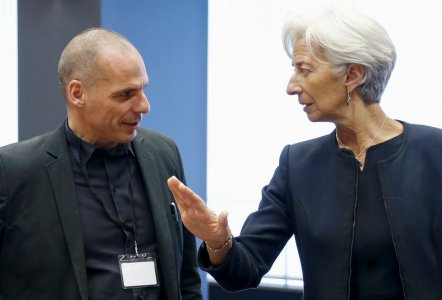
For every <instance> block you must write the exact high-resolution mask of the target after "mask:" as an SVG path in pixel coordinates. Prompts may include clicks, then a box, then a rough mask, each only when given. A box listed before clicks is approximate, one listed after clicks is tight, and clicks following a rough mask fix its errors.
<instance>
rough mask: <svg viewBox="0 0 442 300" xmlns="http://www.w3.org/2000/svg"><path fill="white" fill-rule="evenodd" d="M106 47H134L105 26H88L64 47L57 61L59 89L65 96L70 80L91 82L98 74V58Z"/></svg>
mask: <svg viewBox="0 0 442 300" xmlns="http://www.w3.org/2000/svg"><path fill="white" fill-rule="evenodd" d="M106 47H112V48H115V47H117V48H120V49H121V50H123V51H124V50H128V49H135V47H134V46H133V45H132V44H131V43H130V42H129V40H127V39H126V38H125V37H124V36H122V35H120V34H119V33H116V32H114V31H111V30H109V29H105V28H89V29H87V30H85V31H82V32H80V33H79V34H78V35H76V36H75V37H74V38H73V39H72V40H71V41H70V42H69V43H68V44H67V45H66V47H65V48H64V50H63V52H62V54H61V57H60V61H59V62H58V75H59V84H60V89H61V91H62V93H63V95H64V96H66V87H67V85H68V84H69V82H70V81H72V80H74V79H78V80H81V81H83V82H84V83H86V84H92V83H93V82H94V80H95V79H96V78H97V77H98V76H99V75H100V68H99V64H98V62H99V58H100V55H102V52H103V51H104V50H105V49H106Z"/></svg>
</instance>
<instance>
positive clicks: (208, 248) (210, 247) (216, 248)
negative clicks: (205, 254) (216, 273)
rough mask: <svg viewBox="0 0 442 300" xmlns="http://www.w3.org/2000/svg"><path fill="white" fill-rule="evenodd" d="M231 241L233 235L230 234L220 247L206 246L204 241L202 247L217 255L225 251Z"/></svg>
mask: <svg viewBox="0 0 442 300" xmlns="http://www.w3.org/2000/svg"><path fill="white" fill-rule="evenodd" d="M232 239H233V235H232V234H231V235H230V236H229V238H228V239H227V240H226V241H224V242H223V243H222V244H221V245H214V244H208V243H207V242H206V241H204V245H205V247H206V249H207V250H208V251H210V252H215V253H218V252H221V251H223V250H224V249H226V248H227V247H228V246H229V245H230V244H231V243H232Z"/></svg>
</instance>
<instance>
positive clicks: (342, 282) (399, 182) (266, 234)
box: [199, 123, 442, 300]
mask: <svg viewBox="0 0 442 300" xmlns="http://www.w3.org/2000/svg"><path fill="white" fill-rule="evenodd" d="M403 124H404V134H403V137H402V144H401V146H400V147H399V149H398V150H397V152H396V153H394V155H392V156H391V157H389V158H388V159H386V160H384V161H380V162H378V163H377V166H376V169H377V172H378V177H379V179H380V189H381V193H382V197H383V200H384V204H385V208H386V213H387V217H388V221H389V224H390V229H391V232H392V238H393V242H394V246H395V251H396V255H397V258H398V263H399V272H400V276H401V281H402V284H403V289H404V295H405V298H406V299H407V300H424V299H425V300H441V299H442V162H441V158H442V130H440V129H437V128H432V127H428V126H422V125H411V124H407V123H403ZM357 180H358V165H357V163H356V160H355V159H353V158H351V157H349V156H348V155H343V154H342V151H340V150H338V148H337V147H336V140H335V132H332V133H331V134H330V135H327V136H323V137H320V138H317V139H313V140H309V141H305V142H301V143H298V144H293V145H288V146H286V147H285V148H284V150H283V151H282V153H281V157H280V161H279V166H278V168H277V169H276V171H275V174H274V176H273V178H272V180H271V181H270V183H269V184H268V185H267V186H266V187H264V188H263V191H262V200H261V202H260V205H259V209H258V211H256V212H254V213H252V214H251V215H250V216H249V217H248V219H247V220H246V222H245V223H244V226H243V228H242V230H241V235H240V236H239V237H237V238H235V239H234V242H233V247H232V250H231V251H230V252H229V254H228V256H227V258H226V261H225V262H224V263H223V264H222V265H220V266H216V267H215V266H212V265H210V264H209V262H208V257H207V252H206V250H205V249H200V252H199V258H200V260H199V263H200V265H201V266H202V268H203V270H205V271H208V272H209V273H210V274H211V275H212V276H213V277H214V278H215V279H216V280H217V281H218V282H219V283H220V284H221V285H222V286H223V287H224V288H226V289H228V290H238V289H245V288H251V287H256V286H258V285H259V283H260V280H261V278H262V276H264V274H265V273H267V272H268V271H269V269H270V267H271V266H272V264H273V262H274V261H275V259H276V258H277V256H278V255H279V253H280V251H281V250H282V249H283V247H284V245H285V244H286V242H287V240H288V239H289V238H291V237H292V236H293V235H294V236H295V239H296V244H297V246H298V252H299V256H300V261H301V265H302V271H303V277H304V298H303V299H305V300H347V299H348V295H349V293H350V292H349V288H350V276H351V253H352V248H353V230H354V228H353V224H354V218H355V205H356V195H357V182H358V181H357Z"/></svg>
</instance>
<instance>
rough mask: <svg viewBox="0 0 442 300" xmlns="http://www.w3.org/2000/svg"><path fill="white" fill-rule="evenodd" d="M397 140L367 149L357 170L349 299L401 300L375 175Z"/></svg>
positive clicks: (394, 148) (395, 265) (397, 274)
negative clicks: (361, 166) (379, 164)
mask: <svg viewBox="0 0 442 300" xmlns="http://www.w3.org/2000/svg"><path fill="white" fill-rule="evenodd" d="M401 139H402V135H399V136H398V137H395V138H393V139H391V140H388V141H386V142H384V143H381V144H378V145H375V146H372V147H370V148H369V149H368V151H367V155H366V160H365V166H364V169H363V171H360V170H359V168H358V170H359V172H358V179H357V185H356V186H357V200H356V201H357V202H356V218H355V233H354V245H353V252H352V265H351V266H352V272H351V288H350V293H351V295H350V299H354V300H356V299H358V300H368V299H370V300H402V299H404V298H403V288H402V283H401V279H400V275H399V265H398V261H397V258H396V253H395V249H394V244H393V238H392V236H391V230H390V225H389V223H388V218H387V213H386V210H385V205H384V200H383V199H382V193H381V188H380V184H379V183H380V181H379V178H378V174H377V172H376V164H377V162H379V161H381V160H382V159H386V158H388V157H391V156H392V155H393V154H394V153H395V152H396V151H397V150H398V149H399V147H400V145H401ZM343 151H346V150H343ZM346 152H348V151H346ZM349 155H353V154H349Z"/></svg>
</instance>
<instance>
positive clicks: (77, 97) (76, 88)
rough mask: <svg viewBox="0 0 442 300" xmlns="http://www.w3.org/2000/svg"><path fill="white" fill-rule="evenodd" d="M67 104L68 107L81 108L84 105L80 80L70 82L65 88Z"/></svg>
mask: <svg viewBox="0 0 442 300" xmlns="http://www.w3.org/2000/svg"><path fill="white" fill-rule="evenodd" d="M67 94H68V95H67V96H68V102H69V104H70V105H74V106H77V107H81V106H83V105H84V85H83V84H82V83H81V81H80V80H76V79H74V80H71V82H69V84H68V88H67Z"/></svg>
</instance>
